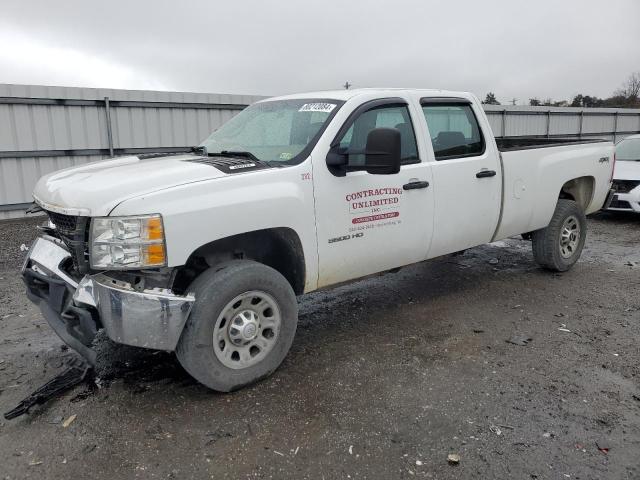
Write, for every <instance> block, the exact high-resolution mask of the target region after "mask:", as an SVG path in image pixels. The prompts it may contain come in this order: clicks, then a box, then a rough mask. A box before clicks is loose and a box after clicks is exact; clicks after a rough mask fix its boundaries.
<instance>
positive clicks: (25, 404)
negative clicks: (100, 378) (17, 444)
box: [4, 358, 92, 420]
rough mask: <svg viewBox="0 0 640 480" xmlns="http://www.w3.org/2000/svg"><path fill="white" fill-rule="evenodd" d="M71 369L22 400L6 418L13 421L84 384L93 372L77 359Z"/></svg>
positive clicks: (70, 363) (72, 361) (6, 414)
mask: <svg viewBox="0 0 640 480" xmlns="http://www.w3.org/2000/svg"><path fill="white" fill-rule="evenodd" d="M68 365H69V367H68V368H67V369H66V370H65V371H64V372H62V373H60V374H59V375H58V376H57V377H55V378H54V379H53V380H50V381H48V382H47V383H45V384H44V385H42V386H41V387H40V388H38V389H37V390H36V391H34V392H33V393H32V394H31V395H29V396H28V397H26V398H25V399H24V400H22V401H21V402H20V403H19V404H18V406H16V408H14V409H13V410H10V411H8V412H7V413H5V414H4V418H5V419H7V420H12V419H14V418H17V417H19V416H21V415H24V414H25V413H28V412H29V409H30V408H32V407H34V406H36V405H42V404H43V403H46V402H47V401H48V400H50V399H52V398H54V397H56V396H57V395H60V394H61V393H63V392H65V391H67V390H69V389H70V388H72V387H75V386H76V385H78V384H79V383H82V382H83V381H84V380H85V378H87V375H88V374H89V372H90V371H91V370H92V367H91V366H90V365H89V364H88V363H87V362H85V361H84V360H83V359H81V358H75V359H73V360H71V361H70V362H69V363H68Z"/></svg>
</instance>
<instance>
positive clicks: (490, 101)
mask: <svg viewBox="0 0 640 480" xmlns="http://www.w3.org/2000/svg"><path fill="white" fill-rule="evenodd" d="M482 103H484V104H485V105H500V102H499V101H498V99H497V98H496V96H495V94H494V93H493V92H489V93H487V96H486V97H485V98H484V102H482Z"/></svg>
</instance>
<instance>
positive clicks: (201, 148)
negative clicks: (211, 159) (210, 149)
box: [191, 145, 207, 155]
mask: <svg viewBox="0 0 640 480" xmlns="http://www.w3.org/2000/svg"><path fill="white" fill-rule="evenodd" d="M191 152H193V153H199V154H201V155H206V154H207V147H205V146H204V145H198V146H196V147H191Z"/></svg>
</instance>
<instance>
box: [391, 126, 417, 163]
mask: <svg viewBox="0 0 640 480" xmlns="http://www.w3.org/2000/svg"><path fill="white" fill-rule="evenodd" d="M395 129H396V130H398V131H399V132H400V158H402V159H405V158H417V157H418V152H417V151H416V141H415V137H414V135H413V130H412V127H411V125H409V124H408V123H406V122H404V123H399V124H397V125H396V126H395Z"/></svg>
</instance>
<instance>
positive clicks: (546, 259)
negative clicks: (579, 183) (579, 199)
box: [531, 199, 587, 272]
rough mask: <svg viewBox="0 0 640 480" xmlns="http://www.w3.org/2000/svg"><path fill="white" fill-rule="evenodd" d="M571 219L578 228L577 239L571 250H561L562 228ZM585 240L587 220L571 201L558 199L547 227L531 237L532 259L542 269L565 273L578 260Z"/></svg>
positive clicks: (567, 248) (566, 248)
mask: <svg viewBox="0 0 640 480" xmlns="http://www.w3.org/2000/svg"><path fill="white" fill-rule="evenodd" d="M569 219H571V220H569ZM573 219H575V224H576V225H578V227H579V238H578V239H577V242H576V244H575V245H574V246H573V247H572V248H569V247H565V248H564V250H563V248H562V247H561V243H560V242H561V235H562V230H563V226H564V225H565V222H570V223H571V224H572V223H574V222H573ZM586 238H587V219H586V217H585V215H584V212H583V211H582V209H581V208H580V207H579V206H578V204H577V203H576V202H574V201H573V200H566V199H560V200H558V204H557V205H556V210H555V212H554V213H553V217H552V218H551V221H550V222H549V225H548V226H547V227H546V228H543V229H540V230H536V231H535V232H533V234H532V236H531V240H532V247H533V258H534V259H535V261H536V263H537V264H538V265H540V266H541V267H542V268H546V269H547V270H552V271H555V272H566V271H567V270H569V269H570V268H571V267H572V266H573V265H574V264H575V263H576V262H577V261H578V259H579V258H580V254H581V253H582V248H583V247H584V242H585V240H586ZM563 252H564V253H563ZM568 253H570V255H569V256H567V254H568Z"/></svg>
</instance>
